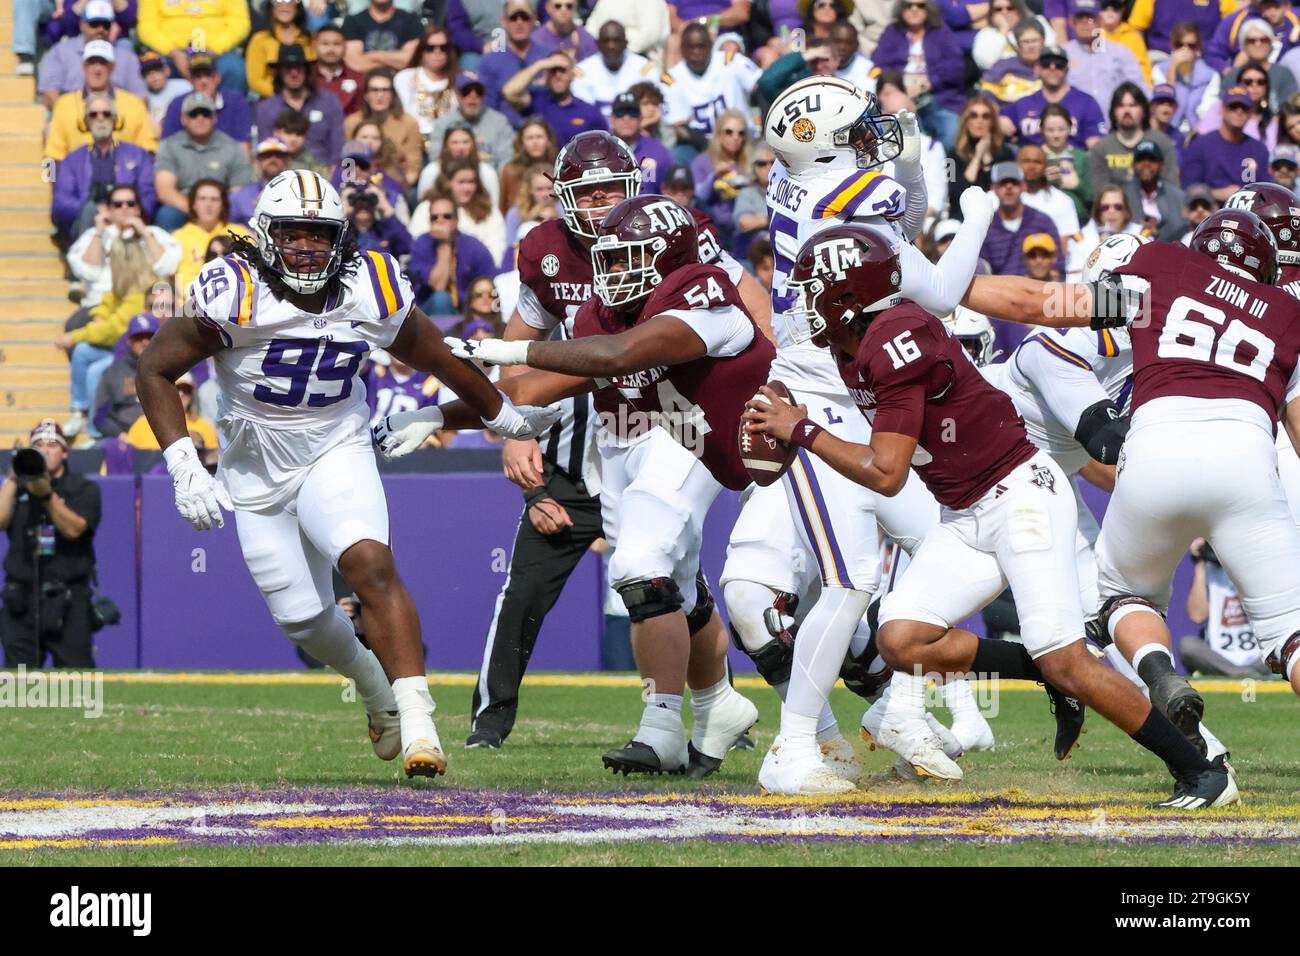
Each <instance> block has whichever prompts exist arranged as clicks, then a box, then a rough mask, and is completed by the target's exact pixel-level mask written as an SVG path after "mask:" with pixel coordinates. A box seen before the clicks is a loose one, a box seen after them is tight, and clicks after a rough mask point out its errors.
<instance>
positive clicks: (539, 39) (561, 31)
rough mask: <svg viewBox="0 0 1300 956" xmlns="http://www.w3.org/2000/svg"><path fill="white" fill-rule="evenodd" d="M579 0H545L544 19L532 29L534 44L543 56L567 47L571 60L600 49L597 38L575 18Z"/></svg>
mask: <svg viewBox="0 0 1300 956" xmlns="http://www.w3.org/2000/svg"><path fill="white" fill-rule="evenodd" d="M577 12H578V0H546V18H547V19H546V22H545V23H543V24H542V25H541V26H539V27H538V28H537V29H536V30H534V31H533V46H535V47H537V48H538V49H540V50H541V51H542V54H543V55H544V56H550V55H551V54H552V53H559V52H561V51H567V52H568V53H569V54H571V55H572V56H573V59H574V61H575V62H576V61H578V60H585V59H586V58H587V57H589V56H595V55H596V54H597V52H599V50H598V48H597V46H596V38H595V37H593V36H592V35H591V34H590V33H588V32H587V31H586V30H584V29H583V28H582V27H580V26H578V25H577V24H576V23H575V22H574V16H575V15H576V14H577Z"/></svg>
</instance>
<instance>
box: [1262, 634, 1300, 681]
mask: <svg viewBox="0 0 1300 956" xmlns="http://www.w3.org/2000/svg"><path fill="white" fill-rule="evenodd" d="M1297 653H1300V631H1296V632H1295V633H1294V634H1292V635H1291V636H1290V637H1288V638H1287V639H1286V640H1285V641H1283V642H1282V647H1281V648H1280V649H1279V650H1276V651H1274V652H1273V653H1272V654H1270V655H1268V661H1267V662H1266V663H1267V664H1268V669H1269V670H1271V671H1272V672H1273V673H1274V674H1281V675H1282V676H1283V677H1285V676H1286V665H1287V662H1288V661H1290V660H1291V658H1292V657H1294V656H1295V655H1296V654H1297Z"/></svg>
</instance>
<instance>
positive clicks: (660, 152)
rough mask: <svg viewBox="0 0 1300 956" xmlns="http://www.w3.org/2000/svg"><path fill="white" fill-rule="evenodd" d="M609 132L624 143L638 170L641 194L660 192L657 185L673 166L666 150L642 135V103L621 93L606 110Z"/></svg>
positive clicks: (654, 140)
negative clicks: (607, 111)
mask: <svg viewBox="0 0 1300 956" xmlns="http://www.w3.org/2000/svg"><path fill="white" fill-rule="evenodd" d="M609 126H610V131H611V132H612V133H613V134H614V135H615V136H617V137H618V138H619V139H620V140H622V141H623V144H624V145H625V146H627V148H628V149H630V150H632V155H633V156H635V157H636V162H637V165H638V166H640V167H641V192H643V193H657V192H659V182H660V180H661V179H663V176H664V174H665V173H667V172H668V168H669V167H670V166H672V164H673V154H672V153H670V152H668V147H667V146H665V145H664V144H663V143H661V142H659V140H657V139H655V138H654V137H653V136H647V135H645V133H643V132H641V103H640V101H639V100H638V99H637V98H636V94H634V93H620V94H619V95H618V96H616V97H614V102H613V103H612V104H611V105H610V108H609Z"/></svg>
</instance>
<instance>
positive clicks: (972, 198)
mask: <svg viewBox="0 0 1300 956" xmlns="http://www.w3.org/2000/svg"><path fill="white" fill-rule="evenodd" d="M960 202H961V217H962V219H964V220H965V221H966V222H974V223H975V224H977V225H980V226H982V227H983V228H985V229H987V228H988V227H989V226H990V225H992V223H993V214H994V213H995V212H996V211H997V210H996V209H995V208H994V206H993V200H992V199H991V198H990V197H989V194H988V193H987V192H985V191H984V190H983V189H981V188H980V187H979V186H967V187H966V188H965V189H964V190H962V194H961V200H960Z"/></svg>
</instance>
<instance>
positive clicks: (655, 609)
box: [615, 578, 682, 623]
mask: <svg viewBox="0 0 1300 956" xmlns="http://www.w3.org/2000/svg"><path fill="white" fill-rule="evenodd" d="M615 590H617V591H618V593H619V596H620V597H622V598H623V604H624V606H625V607H627V616H628V618H630V619H631V620H632V622H633V623H635V622H637V621H645V620H649V619H650V618H652V617H659V616H660V615H661V614H672V613H673V612H674V611H680V610H681V609H682V592H681V590H680V589H679V588H678V587H677V582H676V581H674V580H673V579H672V578H647V579H645V580H641V581H628V582H627V583H626V584H620V585H619V586H618V587H617V588H616V589H615Z"/></svg>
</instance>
